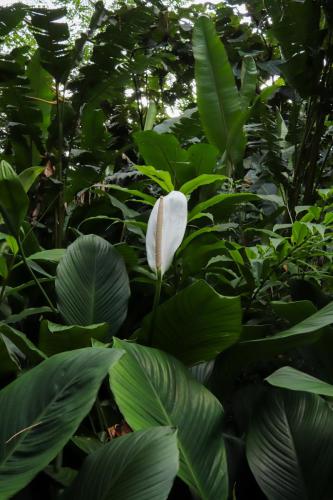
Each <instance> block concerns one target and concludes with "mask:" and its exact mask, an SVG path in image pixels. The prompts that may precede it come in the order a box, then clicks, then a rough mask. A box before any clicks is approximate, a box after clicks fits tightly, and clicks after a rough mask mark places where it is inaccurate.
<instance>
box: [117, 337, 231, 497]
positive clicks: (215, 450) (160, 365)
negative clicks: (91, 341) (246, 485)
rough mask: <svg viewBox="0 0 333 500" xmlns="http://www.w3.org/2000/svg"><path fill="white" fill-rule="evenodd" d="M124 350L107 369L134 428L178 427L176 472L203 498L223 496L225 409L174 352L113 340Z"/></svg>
mask: <svg viewBox="0 0 333 500" xmlns="http://www.w3.org/2000/svg"><path fill="white" fill-rule="evenodd" d="M114 345H115V347H116V348H121V349H124V350H125V351H126V355H125V356H124V358H123V360H120V361H119V363H118V364H117V365H116V366H114V367H113V368H112V369H111V372H110V383H111V389H112V391H113V393H114V395H115V398H116V402H117V404H118V406H119V408H120V411H121V412H122V414H123V415H124V417H125V419H126V421H127V422H128V424H129V425H130V426H131V428H132V429H134V430H141V429H147V428H149V427H152V426H159V425H167V426H171V427H177V429H178V446H179V450H180V470H179V476H180V477H181V478H182V479H183V480H184V481H185V482H186V483H187V484H188V485H189V486H190V487H191V488H193V489H194V491H196V492H197V494H198V495H199V497H200V498H201V499H202V500H216V499H217V498H218V499H219V500H226V498H227V497H228V474H227V462H226V451H225V447H224V441H223V436H222V424H223V408H222V406H221V404H220V403H219V401H218V400H217V399H216V398H215V397H214V396H213V394H211V393H210V392H209V391H208V390H207V389H206V388H205V387H204V386H203V385H201V384H199V383H198V382H197V381H196V380H194V378H192V377H191V375H190V374H189V373H188V371H187V370H186V368H185V367H184V366H183V365H182V364H181V363H180V362H179V361H177V360H176V359H175V358H173V357H172V356H170V355H168V354H166V353H164V352H162V351H158V350H157V349H153V348H148V347H143V346H139V345H136V344H133V343H129V342H125V341H120V340H117V339H116V340H115V344H114Z"/></svg>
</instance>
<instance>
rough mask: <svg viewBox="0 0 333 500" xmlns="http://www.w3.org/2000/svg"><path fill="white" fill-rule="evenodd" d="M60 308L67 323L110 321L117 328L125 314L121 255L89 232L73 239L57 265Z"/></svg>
mask: <svg viewBox="0 0 333 500" xmlns="http://www.w3.org/2000/svg"><path fill="white" fill-rule="evenodd" d="M55 287H56V292H57V296H58V307H59V311H60V313H61V314H62V316H63V317H64V319H65V320H66V322H67V323H68V324H70V325H81V326H88V325H93V324H97V323H109V325H110V328H111V331H112V332H113V333H115V332H117V331H118V330H119V328H120V326H121V325H122V323H123V321H124V320H125V317H126V314H127V302H128V299H129V296H130V288H129V280H128V276H127V272H126V267H125V264H124V261H123V258H122V257H121V256H120V255H119V254H118V252H117V250H116V249H115V248H114V247H113V246H112V245H111V244H110V243H108V242H107V241H106V240H104V239H103V238H100V237H99V236H96V235H93V234H90V235H87V236H80V237H79V238H78V239H77V240H76V241H75V242H74V243H72V244H71V245H70V246H69V247H68V249H67V251H66V254H65V255H64V257H63V258H62V259H61V261H60V263H59V265H58V268H57V277H56V281H55Z"/></svg>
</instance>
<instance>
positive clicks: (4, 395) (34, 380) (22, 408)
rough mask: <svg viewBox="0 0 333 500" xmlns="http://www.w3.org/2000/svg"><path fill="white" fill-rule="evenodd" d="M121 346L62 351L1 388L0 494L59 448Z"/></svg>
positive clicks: (15, 487)
mask: <svg viewBox="0 0 333 500" xmlns="http://www.w3.org/2000/svg"><path fill="white" fill-rule="evenodd" d="M121 355H122V351H121V350H115V349H97V348H92V347H91V348H86V349H78V350H76V351H71V352H66V353H61V354H58V355H56V356H53V357H52V358H50V359H47V360H45V361H43V362H42V363H41V364H39V365H38V366H36V367H35V368H33V369H32V370H30V371H29V372H27V373H25V374H24V375H22V376H21V377H19V378H18V379H17V380H15V381H14V382H12V383H11V384H9V385H8V386H7V387H5V389H2V391H1V392H0V407H1V415H0V498H1V499H3V500H4V499H7V498H10V497H11V496H12V495H14V494H15V493H16V492H17V491H19V490H20V489H22V488H23V487H24V486H25V485H26V484H28V483H29V482H30V481H31V479H32V478H33V477H34V476H35V475H36V474H37V473H38V472H39V471H40V470H42V469H43V468H44V467H45V466H46V465H47V464H48V463H49V462H50V461H51V460H53V458H54V457H55V456H56V455H57V453H59V451H60V450H61V449H62V448H63V446H64V445H65V444H66V442H67V441H68V440H69V439H70V437H71V436H72V435H73V434H74V433H75V431H76V429H77V427H78V425H79V424H80V422H81V420H82V419H83V418H84V417H85V416H86V415H87V413H88V412H89V410H90V408H91V407H92V405H93V403H94V400H95V397H96V394H97V391H98V389H99V386H100V384H101V382H102V380H103V378H104V377H105V375H106V374H107V372H108V369H109V368H110V365H111V364H112V363H114V362H116V361H117V360H118V359H119V358H120V357H121Z"/></svg>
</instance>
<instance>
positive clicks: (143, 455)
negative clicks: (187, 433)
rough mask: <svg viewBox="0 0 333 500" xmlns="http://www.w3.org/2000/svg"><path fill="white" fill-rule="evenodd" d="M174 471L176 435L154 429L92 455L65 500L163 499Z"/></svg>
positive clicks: (176, 450) (123, 438)
mask: <svg viewBox="0 0 333 500" xmlns="http://www.w3.org/2000/svg"><path fill="white" fill-rule="evenodd" d="M177 472H178V448H177V437H176V432H175V431H174V430H171V429H170V428H168V427H154V428H151V429H147V430H144V431H138V432H134V433H131V434H128V435H126V436H123V437H120V438H117V439H113V440H112V441H111V443H108V444H106V445H104V446H102V447H101V448H100V449H98V450H97V451H95V452H94V453H91V454H90V455H89V456H88V458H87V459H86V461H85V462H84V464H83V466H82V468H81V470H80V473H79V474H78V476H77V478H76V480H75V482H74V483H73V484H72V486H71V488H70V489H69V491H68V492H67V494H66V498H68V499H69V498H76V499H77V500H91V499H92V498H93V499H94V500H105V499H109V498H110V499H111V498H112V499H114V500H148V499H149V500H164V499H167V498H168V494H169V491H170V489H171V487H172V483H173V480H174V478H175V476H176V474H177Z"/></svg>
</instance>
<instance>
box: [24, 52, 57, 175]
mask: <svg viewBox="0 0 333 500" xmlns="http://www.w3.org/2000/svg"><path fill="white" fill-rule="evenodd" d="M27 77H28V78H29V82H30V91H29V95H28V96H27V98H28V99H29V100H31V104H32V105H34V106H36V107H37V108H38V109H39V110H40V113H41V120H40V130H41V132H42V136H43V139H44V140H46V139H47V135H48V127H49V125H50V123H51V113H52V111H53V109H55V107H56V95H55V89H54V84H53V78H52V76H51V75H50V73H48V72H47V71H46V70H45V69H44V68H43V66H42V64H41V58H40V51H39V50H36V52H35V53H34V54H33V56H32V57H31V59H30V61H29V64H28V67H27ZM32 168H35V167H32ZM37 168H38V167H37ZM44 168H45V167H44ZM44 168H43V167H41V171H43V170H44Z"/></svg>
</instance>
